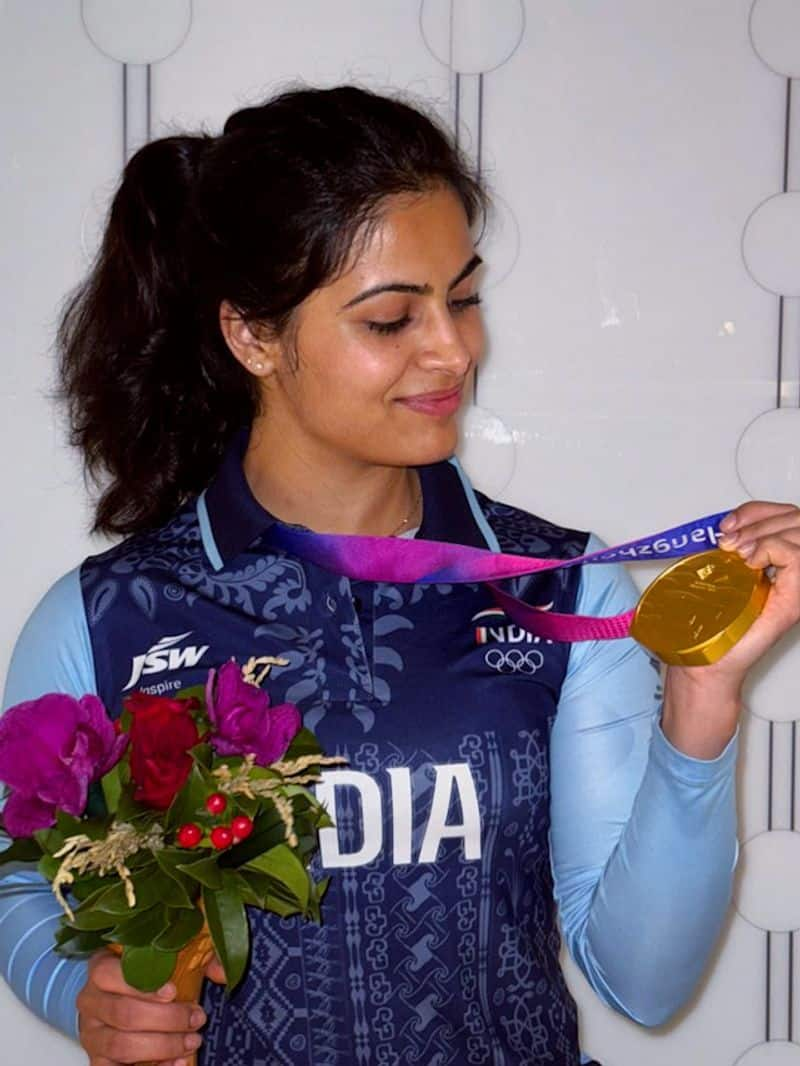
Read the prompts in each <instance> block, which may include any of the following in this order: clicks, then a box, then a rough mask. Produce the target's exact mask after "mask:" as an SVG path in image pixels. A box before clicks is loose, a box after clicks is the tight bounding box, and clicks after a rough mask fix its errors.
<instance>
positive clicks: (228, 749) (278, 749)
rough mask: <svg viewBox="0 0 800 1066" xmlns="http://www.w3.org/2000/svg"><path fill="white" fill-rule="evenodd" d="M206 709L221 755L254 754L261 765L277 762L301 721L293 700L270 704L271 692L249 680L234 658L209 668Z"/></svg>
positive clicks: (214, 745) (214, 746) (215, 745)
mask: <svg viewBox="0 0 800 1066" xmlns="http://www.w3.org/2000/svg"><path fill="white" fill-rule="evenodd" d="M206 710H207V711H208V716H209V718H210V719H211V726H212V732H211V736H210V737H209V738H208V739H209V740H210V742H211V745H212V747H213V748H214V749H215V750H216V751H217V752H218V753H219V754H220V755H250V754H253V755H255V757H256V762H257V763H258V765H259V766H269V765H270V763H274V762H277V761H278V760H279V759H280V758H281V757H282V756H283V755H284V754H285V752H286V749H287V748H288V747H289V745H290V744H291V742H292V739H293V738H294V736H295V734H296V733H297V731H298V730H299V729H300V724H301V718H300V711H299V710H298V709H297V707H295V705H294V704H293V703H281V704H279V705H278V706H277V707H270V704H269V695H268V694H267V693H266V692H264V691H263V690H262V689H260V688H258V687H257V686H256V685H251V684H249V682H247V681H245V680H244V679H243V678H242V672H241V670H240V668H239V666H238V665H237V664H236V663H235V662H233V661H231V662H229V663H225V665H224V666H222V667H220V669H219V670H210V671H209V674H208V682H207V684H206Z"/></svg>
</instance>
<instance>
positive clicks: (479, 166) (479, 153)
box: [476, 73, 483, 177]
mask: <svg viewBox="0 0 800 1066" xmlns="http://www.w3.org/2000/svg"><path fill="white" fill-rule="evenodd" d="M476 166H477V169H478V177H481V175H482V174H483V74H482V73H481V74H479V75H478V144H477V153H476Z"/></svg>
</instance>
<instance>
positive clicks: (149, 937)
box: [106, 904, 169, 948]
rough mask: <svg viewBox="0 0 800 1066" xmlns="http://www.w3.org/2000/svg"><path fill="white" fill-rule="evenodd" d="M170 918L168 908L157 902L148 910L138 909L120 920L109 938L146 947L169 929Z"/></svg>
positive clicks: (134, 945) (109, 934) (121, 942)
mask: <svg viewBox="0 0 800 1066" xmlns="http://www.w3.org/2000/svg"><path fill="white" fill-rule="evenodd" d="M168 925H169V918H168V912H167V908H166V907H164V906H163V905H162V904H156V906H155V907H150V909H149V910H146V911H137V912H135V913H134V914H133V916H132V917H130V918H127V919H126V920H125V921H124V922H119V923H118V924H117V925H115V926H114V928H113V929H112V930H111V932H110V933H108V935H107V938H106V939H108V940H113V941H116V943H118V944H125V945H129V946H131V947H139V948H143V947H146V946H147V945H148V944H152V943H153V941H154V940H155V939H156V937H158V936H160V935H161V933H163V932H164V930H165V929H167V927H168Z"/></svg>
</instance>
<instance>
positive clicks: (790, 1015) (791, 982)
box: [786, 931, 794, 1043]
mask: <svg viewBox="0 0 800 1066" xmlns="http://www.w3.org/2000/svg"><path fill="white" fill-rule="evenodd" d="M788 970H789V985H788V992H787V1000H788V1003H787V1007H788V1010H787V1017H788V1024H787V1033H788V1035H787V1037H786V1039H787V1040H788V1041H789V1043H791V1042H792V1037H793V1033H794V932H793V931H792V932H790V933H789V965H788Z"/></svg>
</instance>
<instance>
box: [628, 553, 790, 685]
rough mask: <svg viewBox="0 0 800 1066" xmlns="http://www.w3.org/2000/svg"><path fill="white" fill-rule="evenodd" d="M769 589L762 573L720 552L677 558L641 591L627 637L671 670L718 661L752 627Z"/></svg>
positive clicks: (765, 576) (733, 556) (734, 556)
mask: <svg viewBox="0 0 800 1066" xmlns="http://www.w3.org/2000/svg"><path fill="white" fill-rule="evenodd" d="M769 590H770V581H769V578H768V577H767V575H766V573H765V572H764V571H763V570H753V569H751V567H749V566H747V564H746V563H745V562H744V561H743V560H742V559H741V557H740V556H738V555H736V554H735V553H733V552H724V551H721V550H719V549H714V550H713V551H707V552H702V553H701V554H699V555H692V556H689V558H687V559H681V560H680V562H677V563H675V564H673V565H672V566H670V567H669V568H668V569H667V570H665V571H664V573H663V574H659V576H658V577H657V578H656V579H655V581H653V582H652V583H651V584H650V585H649V586H648V587H647V588H646V589H645V591H644V593H643V595H642V598H641V599H640V600H639V604H638V606H637V608H636V613H635V615H634V618H633V622H632V623H631V630H630V633H631V636H632V637H634V638H635V639H636V640H638V641H639V643H640V644H643V645H644V646H645V647H646V648H649V649H650V651H652V652H654V653H655V654H656V655H657V656H658V657H659V659H661V660H662V662H665V663H668V664H670V665H673V666H706V665H708V664H710V663H715V662H717V660H718V659H721V658H722V656H723V655H724V654H725V652H727V651H729V650H730V649H731V648H732V647H733V645H734V644H735V643H736V642H737V640H739V639H740V638H741V637H742V636H743V635H744V634H745V633H746V632H747V630H748V629H749V628H750V626H751V625H752V624H753V622H754V621H755V620H756V618H757V617H758V616H759V614H760V613H761V610H762V608H763V607H764V604H765V603H766V600H767V596H768V594H769Z"/></svg>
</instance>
